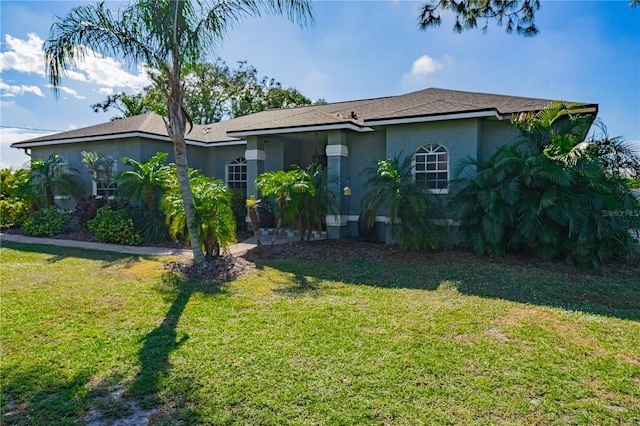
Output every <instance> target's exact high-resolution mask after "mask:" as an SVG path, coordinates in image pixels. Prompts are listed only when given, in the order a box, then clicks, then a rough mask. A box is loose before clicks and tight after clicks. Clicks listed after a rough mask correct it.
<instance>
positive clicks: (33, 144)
mask: <svg viewBox="0 0 640 426" xmlns="http://www.w3.org/2000/svg"><path fill="white" fill-rule="evenodd" d="M135 137H142V138H146V139H155V140H159V141H163V142H171V139H170V138H169V137H168V136H162V135H156V134H153V133H145V132H127V133H116V134H112V135H96V136H83V137H79V138H66V139H50V140H43V141H35V142H29V141H22V142H14V143H12V144H11V148H18V149H24V148H33V147H38V146H48V145H62V144H69V143H79V142H95V141H105V140H113V139H127V138H135ZM185 143H186V144H187V145H192V146H230V145H245V144H246V143H247V141H246V140H242V139H239V140H236V141H222V142H202V141H195V140H192V139H186V140H185Z"/></svg>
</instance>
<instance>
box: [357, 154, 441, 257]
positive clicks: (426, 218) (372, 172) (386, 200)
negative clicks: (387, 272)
mask: <svg viewBox="0 0 640 426" xmlns="http://www.w3.org/2000/svg"><path fill="white" fill-rule="evenodd" d="M363 173H364V175H365V176H366V177H367V181H366V182H365V185H364V190H365V195H364V196H363V197H362V201H361V208H362V210H363V211H373V212H376V211H378V210H380V209H382V208H383V209H384V210H385V213H386V215H387V216H388V217H389V222H390V226H391V233H392V235H393V237H394V238H397V239H398V240H399V243H400V246H401V247H402V248H403V249H405V250H412V251H416V250H425V249H434V248H436V247H437V246H438V245H439V243H440V239H441V237H442V234H443V232H444V230H443V228H442V226H440V225H438V223H437V222H436V221H435V220H434V219H437V217H436V216H437V215H438V205H437V204H438V203H437V201H436V199H435V198H434V197H433V196H432V194H430V193H429V192H428V190H427V189H426V187H424V186H423V185H420V184H419V183H417V182H416V181H415V179H414V177H413V162H412V158H411V157H410V156H405V157H404V158H401V157H400V155H398V156H396V157H394V158H391V159H386V160H380V161H378V162H377V163H376V164H375V165H374V166H371V167H367V168H366V169H365V170H364V172H363ZM374 220H375V215H369V222H370V223H369V224H368V225H369V226H373V221H374Z"/></svg>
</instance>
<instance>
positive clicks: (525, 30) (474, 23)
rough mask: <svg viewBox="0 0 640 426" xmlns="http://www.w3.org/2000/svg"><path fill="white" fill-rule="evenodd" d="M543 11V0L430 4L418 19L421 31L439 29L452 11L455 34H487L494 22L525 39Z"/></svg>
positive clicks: (453, 0) (638, 1)
mask: <svg viewBox="0 0 640 426" xmlns="http://www.w3.org/2000/svg"><path fill="white" fill-rule="evenodd" d="M629 5H630V6H632V7H637V6H638V5H640V0H631V1H630V2H629ZM538 9H540V0H439V1H429V2H427V3H425V4H424V5H423V6H422V9H421V11H420V16H419V17H418V26H419V27H420V29H421V30H426V29H427V28H430V27H439V26H440V24H442V17H441V16H440V14H441V12H443V11H449V12H452V13H454V14H455V15H456V22H455V24H454V25H453V30H454V31H455V32H457V33H461V32H462V31H464V30H471V29H476V28H478V25H482V31H483V32H486V31H487V29H488V27H489V21H493V20H495V22H496V23H497V24H498V25H499V26H503V25H504V28H505V31H506V32H507V34H511V33H513V31H514V30H515V31H516V33H518V34H520V35H523V36H525V37H532V36H535V35H536V34H538V33H539V32H540V30H539V29H538V27H537V26H536V24H535V14H536V12H537V11H538Z"/></svg>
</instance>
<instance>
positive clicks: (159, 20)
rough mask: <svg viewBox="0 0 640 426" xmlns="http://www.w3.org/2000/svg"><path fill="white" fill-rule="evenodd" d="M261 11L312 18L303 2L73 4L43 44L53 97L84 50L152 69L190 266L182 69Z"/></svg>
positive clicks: (191, 218)
mask: <svg viewBox="0 0 640 426" xmlns="http://www.w3.org/2000/svg"><path fill="white" fill-rule="evenodd" d="M262 12H267V13H273V14H286V15H287V17H288V18H289V19H290V20H292V21H297V22H299V23H301V24H302V25H304V24H306V23H308V22H312V21H313V12H312V8H311V5H310V2H309V0H289V1H281V0H215V1H214V0H192V1H188V0H136V1H133V2H132V3H130V4H129V5H128V6H127V7H124V8H123V9H121V10H120V11H119V12H118V14H117V16H114V14H113V13H112V12H111V10H109V9H108V8H107V7H105V5H104V3H98V4H97V5H86V6H77V7H75V8H73V9H72V10H71V11H70V12H69V13H68V14H67V15H66V16H64V17H63V18H61V19H59V20H57V21H56V22H55V23H54V24H53V26H52V27H51V31H50V35H49V38H48V40H47V41H46V42H45V44H44V51H45V58H46V63H47V73H48V76H49V80H50V82H51V84H52V87H53V88H54V90H55V93H56V94H57V93H58V90H59V88H60V84H61V79H62V77H63V76H64V75H65V73H66V72H67V71H68V70H69V69H70V68H72V67H73V66H75V65H76V64H78V63H79V62H81V61H82V60H83V59H84V56H85V55H86V54H87V53H88V52H89V49H92V50H95V51H98V52H100V53H102V54H105V55H108V56H114V57H122V58H124V59H126V60H129V61H131V62H132V63H134V64H142V65H145V66H146V67H148V69H150V70H151V76H152V78H154V79H155V82H156V84H157V85H158V87H159V88H160V89H161V90H162V92H163V94H164V97H165V102H166V104H167V111H168V114H169V116H168V118H167V119H166V120H165V124H166V128H167V133H168V135H169V137H170V138H171V141H172V142H173V147H174V153H175V163H176V167H177V170H178V181H179V184H180V190H181V194H182V200H183V205H184V209H185V218H186V223H187V228H188V230H189V239H190V240H191V247H192V249H193V253H194V262H195V263H200V262H203V261H204V260H205V257H204V254H203V252H202V250H201V249H200V244H199V237H198V226H197V223H196V216H195V209H194V204H193V194H192V192H191V189H190V185H189V172H188V162H187V148H186V144H185V132H186V128H187V122H189V123H190V122H191V120H190V118H189V116H188V114H187V113H186V110H185V107H184V90H185V88H184V84H183V77H184V74H185V69H186V66H187V65H188V64H191V63H196V62H198V61H199V60H200V59H201V58H202V57H203V56H206V54H207V53H208V52H210V51H211V50H212V48H213V47H214V46H215V45H216V44H217V43H218V42H220V41H221V39H222V38H223V36H224V35H225V34H226V32H227V31H228V30H229V29H230V28H231V27H232V26H233V25H234V24H237V23H238V22H239V21H240V20H241V19H243V18H245V17H248V16H259V15H260V14H261V13H262Z"/></svg>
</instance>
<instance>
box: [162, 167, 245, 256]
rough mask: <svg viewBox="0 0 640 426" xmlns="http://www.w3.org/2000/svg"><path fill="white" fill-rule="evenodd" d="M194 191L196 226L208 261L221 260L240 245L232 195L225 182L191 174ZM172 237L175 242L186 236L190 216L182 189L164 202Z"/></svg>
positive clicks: (168, 196)
mask: <svg viewBox="0 0 640 426" xmlns="http://www.w3.org/2000/svg"><path fill="white" fill-rule="evenodd" d="M191 189H192V191H193V198H194V202H195V207H196V208H195V212H196V225H197V226H198V234H199V235H200V241H199V242H198V244H200V246H201V247H204V250H205V256H206V258H207V259H212V258H213V257H216V256H219V255H220V253H221V250H224V249H225V248H227V247H229V246H230V245H231V243H234V242H235V241H236V237H235V235H236V221H235V217H234V216H233V210H232V209H231V197H232V192H231V189H229V188H228V187H227V186H226V185H225V184H224V183H223V182H222V181H220V180H216V179H213V178H209V177H206V176H203V175H201V174H199V173H198V172H197V171H192V172H191ZM162 207H163V209H164V211H165V212H166V215H167V224H168V225H169V233H170V234H171V236H172V237H173V238H177V236H178V235H183V234H185V230H186V225H187V223H186V215H185V211H184V207H183V204H182V197H181V194H180V188H179V187H178V186H175V185H174V187H173V188H171V189H169V190H168V192H167V193H166V194H165V195H164V197H163V199H162Z"/></svg>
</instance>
